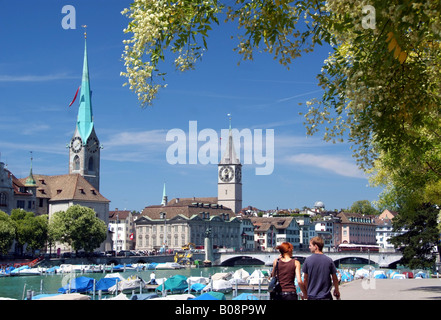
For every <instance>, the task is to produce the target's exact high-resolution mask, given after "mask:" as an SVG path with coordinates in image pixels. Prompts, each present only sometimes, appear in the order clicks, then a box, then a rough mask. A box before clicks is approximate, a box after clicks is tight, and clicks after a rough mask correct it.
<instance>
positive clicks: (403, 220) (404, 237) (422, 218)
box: [391, 205, 439, 268]
mask: <svg viewBox="0 0 441 320" xmlns="http://www.w3.org/2000/svg"><path fill="white" fill-rule="evenodd" d="M438 213H439V209H438V208H436V207H434V206H432V205H423V206H421V207H420V208H419V210H416V211H413V212H406V213H405V214H403V213H402V214H400V215H398V216H397V217H396V218H395V219H396V221H394V231H401V230H403V229H404V230H406V232H404V233H403V234H401V235H399V236H395V237H394V238H392V239H391V242H392V243H393V244H394V245H395V246H396V247H398V248H399V249H400V251H401V252H402V253H403V257H402V259H401V260H400V263H402V264H404V265H407V266H409V267H410V268H430V267H432V266H433V263H434V262H435V255H434V254H433V249H434V248H435V247H436V246H438V243H439V230H438V228H437V218H438Z"/></svg>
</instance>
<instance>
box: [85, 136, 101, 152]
mask: <svg viewBox="0 0 441 320" xmlns="http://www.w3.org/2000/svg"><path fill="white" fill-rule="evenodd" d="M98 149H99V145H98V139H97V138H96V137H90V138H89V139H88V140H87V150H88V151H89V152H91V153H95V152H97V151H98Z"/></svg>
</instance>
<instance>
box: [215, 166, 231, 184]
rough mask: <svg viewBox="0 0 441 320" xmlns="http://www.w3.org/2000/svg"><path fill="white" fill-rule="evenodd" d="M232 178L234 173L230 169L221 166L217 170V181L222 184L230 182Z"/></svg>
mask: <svg viewBox="0 0 441 320" xmlns="http://www.w3.org/2000/svg"><path fill="white" fill-rule="evenodd" d="M233 178H234V172H233V169H232V168H231V167H228V166H223V167H221V168H220V170H219V179H221V180H222V181H223V182H230V181H231V180H233Z"/></svg>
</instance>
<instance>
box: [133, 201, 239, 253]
mask: <svg viewBox="0 0 441 320" xmlns="http://www.w3.org/2000/svg"><path fill="white" fill-rule="evenodd" d="M240 225H241V223H240V220H239V219H238V218H237V217H236V216H235V214H234V212H233V211H232V210H231V209H230V208H225V207H223V206H222V205H220V204H218V203H217V198H184V199H180V198H175V199H172V200H170V201H168V202H167V204H165V205H152V206H148V207H145V208H144V210H143V211H142V212H141V214H140V216H139V217H138V219H136V221H135V229H136V232H135V233H136V250H147V251H151V250H158V251H160V250H179V249H181V248H182V246H184V245H186V244H188V243H193V244H194V245H195V246H196V247H203V246H204V240H205V234H206V232H207V231H208V230H210V231H211V235H210V237H211V239H212V243H213V245H214V246H215V247H226V248H235V249H239V248H240V245H241V239H240Z"/></svg>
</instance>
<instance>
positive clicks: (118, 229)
mask: <svg viewBox="0 0 441 320" xmlns="http://www.w3.org/2000/svg"><path fill="white" fill-rule="evenodd" d="M135 219H136V215H134V214H133V213H132V212H131V211H130V210H118V208H116V209H115V210H114V211H109V231H110V232H111V234H112V235H111V236H112V243H113V248H112V249H113V250H114V251H116V252H118V251H121V250H135V249H136V246H135V238H136V235H135V224H134V220H135Z"/></svg>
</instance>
